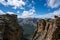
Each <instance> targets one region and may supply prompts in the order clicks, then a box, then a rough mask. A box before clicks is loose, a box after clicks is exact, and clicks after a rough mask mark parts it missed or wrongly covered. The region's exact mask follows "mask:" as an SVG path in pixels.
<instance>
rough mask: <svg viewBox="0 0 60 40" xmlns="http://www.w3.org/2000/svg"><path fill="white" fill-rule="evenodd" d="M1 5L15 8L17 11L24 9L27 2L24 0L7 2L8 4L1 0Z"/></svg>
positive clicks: (8, 0)
mask: <svg viewBox="0 0 60 40" xmlns="http://www.w3.org/2000/svg"><path fill="white" fill-rule="evenodd" d="M0 3H1V4H3V5H5V6H9V5H10V6H14V7H13V8H14V9H16V8H17V7H18V8H22V7H23V6H24V5H25V2H24V1H22V0H7V2H6V1H5V0H0Z"/></svg>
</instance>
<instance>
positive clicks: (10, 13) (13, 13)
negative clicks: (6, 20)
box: [6, 11, 15, 14]
mask: <svg viewBox="0 0 60 40" xmlns="http://www.w3.org/2000/svg"><path fill="white" fill-rule="evenodd" d="M6 13H7V14H15V13H14V12H9V11H8V12H6Z"/></svg>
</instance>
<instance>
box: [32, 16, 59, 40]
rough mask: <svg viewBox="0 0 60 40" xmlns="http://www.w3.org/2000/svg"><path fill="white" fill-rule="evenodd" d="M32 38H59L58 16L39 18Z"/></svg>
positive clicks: (50, 39)
mask: <svg viewBox="0 0 60 40" xmlns="http://www.w3.org/2000/svg"><path fill="white" fill-rule="evenodd" d="M32 40H60V17H58V16H55V17H54V19H41V20H39V21H38V22H37V29H36V30H35V32H34V35H33V38H32Z"/></svg>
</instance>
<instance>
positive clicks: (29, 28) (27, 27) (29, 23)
mask: <svg viewBox="0 0 60 40" xmlns="http://www.w3.org/2000/svg"><path fill="white" fill-rule="evenodd" d="M38 20H39V19H38V18H18V23H19V24H20V25H21V26H22V28H23V30H24V37H26V38H27V39H29V38H31V37H32V35H33V33H34V30H35V28H36V26H37V21H38Z"/></svg>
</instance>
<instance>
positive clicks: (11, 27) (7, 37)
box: [0, 14, 23, 40]
mask: <svg viewBox="0 0 60 40" xmlns="http://www.w3.org/2000/svg"><path fill="white" fill-rule="evenodd" d="M0 40H23V29H22V28H21V26H20V25H19V24H18V22H17V15H14V14H11V15H10V14H5V15H0Z"/></svg>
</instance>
